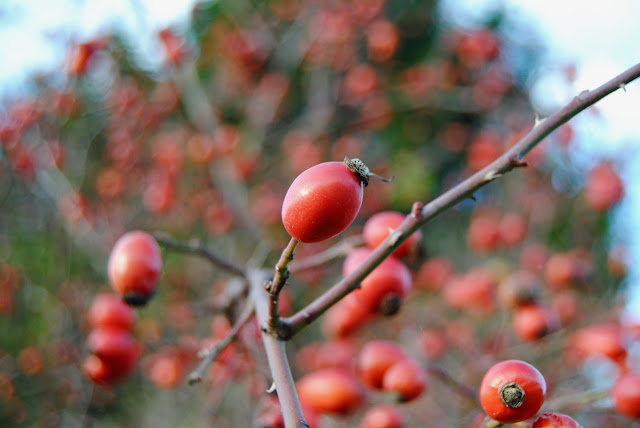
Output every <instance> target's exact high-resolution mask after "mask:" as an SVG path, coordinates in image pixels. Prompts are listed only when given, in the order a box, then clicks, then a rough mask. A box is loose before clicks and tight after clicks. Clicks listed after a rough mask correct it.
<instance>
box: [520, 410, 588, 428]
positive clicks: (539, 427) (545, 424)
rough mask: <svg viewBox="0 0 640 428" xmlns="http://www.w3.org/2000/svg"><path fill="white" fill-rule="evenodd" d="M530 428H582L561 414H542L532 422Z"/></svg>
mask: <svg viewBox="0 0 640 428" xmlns="http://www.w3.org/2000/svg"><path fill="white" fill-rule="evenodd" d="M531 428H582V425H580V424H579V423H578V422H576V421H575V420H574V419H573V418H572V417H570V416H567V415H563V414H562V413H543V414H541V415H540V416H538V417H537V418H536V420H535V421H533V424H532V425H531Z"/></svg>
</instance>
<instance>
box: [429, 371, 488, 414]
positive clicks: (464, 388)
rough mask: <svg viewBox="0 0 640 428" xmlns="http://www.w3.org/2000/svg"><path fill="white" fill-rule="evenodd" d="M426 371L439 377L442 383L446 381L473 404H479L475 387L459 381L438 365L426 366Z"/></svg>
mask: <svg viewBox="0 0 640 428" xmlns="http://www.w3.org/2000/svg"><path fill="white" fill-rule="evenodd" d="M427 372H428V373H429V374H430V375H432V376H435V377H437V378H438V379H440V380H441V381H442V382H443V383H446V384H447V385H448V386H450V387H451V388H452V389H453V390H454V391H455V392H457V393H458V394H460V395H462V396H463V397H465V398H468V399H469V400H470V401H472V402H473V404H474V405H476V406H479V405H480V402H479V401H478V395H477V394H476V391H475V389H473V388H471V387H470V386H469V385H466V384H464V383H461V382H460V381H458V380H457V379H456V378H455V377H453V376H452V375H451V374H450V373H449V372H447V371H445V370H444V369H442V368H440V367H435V366H428V367H427Z"/></svg>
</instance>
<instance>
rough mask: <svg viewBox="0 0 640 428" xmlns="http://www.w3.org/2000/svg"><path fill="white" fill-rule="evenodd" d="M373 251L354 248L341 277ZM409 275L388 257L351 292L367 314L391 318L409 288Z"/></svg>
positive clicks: (409, 273)
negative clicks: (381, 314)
mask: <svg viewBox="0 0 640 428" xmlns="http://www.w3.org/2000/svg"><path fill="white" fill-rule="evenodd" d="M372 251H373V250H371V249H368V248H357V249H355V250H353V251H352V252H351V253H350V254H349V255H348V256H347V257H346V258H345V260H344V265H343V267H342V273H343V275H344V276H347V275H349V274H350V273H351V272H353V271H354V270H355V269H356V268H357V267H358V266H359V265H360V264H361V263H362V262H363V261H364V259H365V258H367V256H369V254H371V252H372ZM411 282H412V278H411V271H410V270H409V268H408V267H407V266H405V264H404V263H402V262H401V261H400V260H398V259H396V258H394V257H389V258H387V259H385V260H384V261H383V262H382V263H380V265H378V266H377V267H376V268H375V269H374V270H373V271H372V272H371V273H370V274H369V275H367V276H366V277H365V278H364V279H363V280H362V282H361V283H360V288H358V289H357V290H354V291H352V293H351V294H352V295H353V296H354V298H355V299H356V300H357V301H358V303H360V304H361V305H362V306H364V307H365V308H366V309H367V310H368V311H370V312H381V313H383V314H384V315H392V314H394V313H396V312H397V311H398V309H399V308H400V303H401V299H402V298H404V297H405V296H406V295H407V293H408V292H409V289H410V288H411Z"/></svg>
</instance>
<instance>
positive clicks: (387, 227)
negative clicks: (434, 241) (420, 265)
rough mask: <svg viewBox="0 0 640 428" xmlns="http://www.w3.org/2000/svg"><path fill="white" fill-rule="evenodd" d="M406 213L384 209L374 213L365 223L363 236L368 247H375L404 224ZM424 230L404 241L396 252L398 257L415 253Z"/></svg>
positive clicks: (395, 254) (394, 253)
mask: <svg viewBox="0 0 640 428" xmlns="http://www.w3.org/2000/svg"><path fill="white" fill-rule="evenodd" d="M404 219H405V216H404V214H402V213H400V212H397V211H383V212H379V213H377V214H374V215H372V216H371V217H370V218H369V220H367V222H366V223H365V224H364V229H363V230H362V236H363V238H364V242H365V243H366V244H367V247H369V248H371V249H373V248H376V247H377V246H378V245H380V244H381V243H382V242H383V241H384V240H385V239H387V237H388V236H389V235H390V234H391V233H392V232H393V231H394V230H395V229H397V228H398V226H400V225H401V224H402V222H403V221H404ZM421 239H422V232H421V231H419V230H418V231H416V232H414V233H413V234H412V235H411V236H410V237H409V238H408V239H407V240H406V241H404V242H403V243H402V244H401V245H400V246H399V247H398V248H397V249H396V250H395V251H394V252H393V255H394V256H396V257H402V256H405V255H407V254H411V253H415V252H416V251H417V250H418V245H420V240H421Z"/></svg>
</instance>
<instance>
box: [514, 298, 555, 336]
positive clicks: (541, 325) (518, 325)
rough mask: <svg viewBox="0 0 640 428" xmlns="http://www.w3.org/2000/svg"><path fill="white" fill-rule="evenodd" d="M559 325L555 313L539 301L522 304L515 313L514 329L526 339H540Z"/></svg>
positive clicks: (517, 334)
mask: <svg viewBox="0 0 640 428" xmlns="http://www.w3.org/2000/svg"><path fill="white" fill-rule="evenodd" d="M558 325H559V322H558V320H557V318H556V317H555V314H553V313H552V312H551V311H549V310H548V309H547V308H545V307H544V306H541V305H539V304H537V303H533V304H530V305H525V306H520V307H518V308H517V309H516V310H515V313H514V314H513V331H514V332H515V334H516V336H518V337H519V338H520V339H521V340H524V341H534V340H538V339H540V338H542V337H544V336H546V335H547V334H549V333H551V332H553V331H554V330H555V329H556V328H557V327H558Z"/></svg>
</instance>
